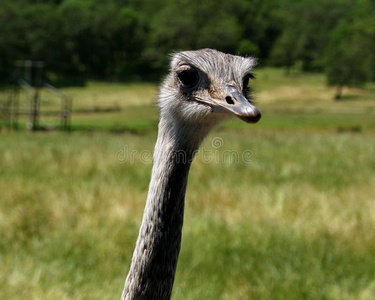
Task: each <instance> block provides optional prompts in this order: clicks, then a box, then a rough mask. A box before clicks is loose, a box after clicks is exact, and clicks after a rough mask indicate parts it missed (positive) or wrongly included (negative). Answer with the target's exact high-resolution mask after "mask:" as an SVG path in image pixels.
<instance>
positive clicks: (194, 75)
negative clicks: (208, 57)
mask: <svg viewBox="0 0 375 300" xmlns="http://www.w3.org/2000/svg"><path fill="white" fill-rule="evenodd" d="M177 76H178V79H179V80H180V81H181V83H182V84H183V85H184V86H185V87H188V88H191V87H193V86H195V85H196V84H197V83H198V80H199V76H198V72H197V70H195V69H187V70H183V71H180V72H178V73H177Z"/></svg>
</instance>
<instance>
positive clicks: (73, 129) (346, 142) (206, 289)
mask: <svg viewBox="0 0 375 300" xmlns="http://www.w3.org/2000/svg"><path fill="white" fill-rule="evenodd" d="M206 47H210V48H215V49H218V50H221V51H224V52H228V53H232V54H240V55H245V56H255V57H257V58H258V62H259V63H258V66H257V67H256V68H255V69H254V73H255V76H256V79H255V80H252V81H251V82H250V88H251V90H252V93H253V97H254V99H255V102H256V105H257V106H258V107H259V109H260V110H261V112H262V119H261V120H260V122H259V123H257V124H255V125H248V124H246V123H244V122H242V121H240V120H238V119H233V120H230V121H228V122H226V123H224V124H222V125H220V126H219V127H218V128H216V129H215V130H214V131H213V132H212V133H211V134H210V136H209V137H208V138H207V139H206V141H205V142H204V143H203V145H202V148H201V152H200V153H198V155H197V157H196V159H195V161H194V163H193V165H192V169H191V173H190V178H189V184H188V188H187V195H186V211H185V224H184V229H183V243H182V250H181V255H180V259H179V263H178V269H177V276H176V282H175V287H174V291H173V297H172V298H173V299H213V300H217V299H340V300H341V299H356V300H357V299H362V300H367V299H375V268H374V266H375V231H374V228H375V155H374V153H375V3H374V1H372V0H330V1H325V0H301V1H292V0H270V1H261V0H231V1H213V0H206V1H195V0H190V1H185V0H177V1H172V0H169V1H168V0H165V1H145V0H136V1H135V0H128V1H127V0H107V1H98V0H63V1H59V0H55V1H52V0H50V1H31V0H17V1H15V0H1V1H0V299H25V298H28V299H88V298H90V299H119V298H120V295H121V291H122V288H123V283H124V280H125V276H126V274H127V270H128V267H129V265H130V260H131V256H132V253H133V249H134V245H135V241H136V237H137V233H138V228H139V225H140V222H141V217H142V213H143V208H144V204H145V199H146V195H147V189H148V183H149V179H150V172H151V153H152V151H153V147H154V143H155V140H156V134H157V122H158V111H157V107H156V105H155V102H156V98H157V92H158V91H157V87H158V84H159V83H160V81H161V80H162V78H163V76H164V75H165V74H166V72H167V70H168V62H169V54H170V53H171V52H173V51H179V50H187V49H199V48H206ZM27 128H28V129H32V130H27ZM58 129H63V130H58ZM219 138H220V141H221V143H220V145H219V146H218V145H217V144H216V143H215V141H217V140H218V139H219ZM225 153H235V154H237V155H236V156H235V157H228V156H225V155H224V154H225ZM244 154H246V157H244V156H243V155H244ZM249 155H250V156H249ZM245 158H246V159H245Z"/></svg>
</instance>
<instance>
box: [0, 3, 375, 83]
mask: <svg viewBox="0 0 375 300" xmlns="http://www.w3.org/2000/svg"><path fill="white" fill-rule="evenodd" d="M205 47H210V48H216V49H218V50H221V51H225V52H230V53H233V54H240V55H254V56H256V57H258V58H259V61H260V65H261V66H265V65H271V66H280V67H285V69H286V72H290V70H292V69H293V68H296V67H298V68H300V69H302V70H303V71H319V72H325V73H326V74H327V82H328V83H329V84H335V85H338V86H343V85H348V84H361V83H364V82H367V81H370V80H374V79H375V71H374V70H375V2H374V1H373V0H301V1H294V0H268V1H263V0H231V1H227V0H225V1H224V0H205V1H201V0H199V1H198V0H189V1H187V0H164V1H154V0H106V1H99V0H49V1H48V0H44V1H43V0H39V1H38V0H1V3H0V82H5V81H7V80H8V78H9V76H10V74H11V73H12V71H13V69H14V63H15V61H17V60H27V59H30V60H39V61H45V62H46V69H47V70H48V72H47V77H48V79H49V80H50V81H52V82H53V81H55V82H63V81H64V80H65V81H67V80H71V81H74V80H78V81H79V80H84V79H87V78H94V79H100V80H103V79H104V80H124V81H129V80H154V79H156V78H159V77H160V75H161V74H162V73H163V72H165V70H166V68H167V62H168V55H167V54H168V53H171V52H172V51H177V50H183V49H199V48H205Z"/></svg>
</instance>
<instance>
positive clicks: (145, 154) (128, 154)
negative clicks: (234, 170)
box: [115, 137, 254, 164]
mask: <svg viewBox="0 0 375 300" xmlns="http://www.w3.org/2000/svg"><path fill="white" fill-rule="evenodd" d="M223 148H224V140H223V139H222V138H220V137H214V138H213V139H212V140H211V147H207V146H203V147H201V148H200V149H199V150H196V151H195V152H193V153H187V152H185V151H184V150H177V151H175V152H174V153H173V154H174V155H175V159H176V161H177V162H181V163H187V162H191V161H192V159H193V158H194V157H195V159H199V160H201V161H202V162H204V163H228V164H241V163H244V164H251V163H252V162H253V161H252V157H253V155H254V152H253V151H252V150H244V151H238V150H233V149H232V150H231V149H223ZM152 158H153V154H152V152H151V151H150V150H141V151H139V150H130V149H129V146H128V145H127V144H125V145H124V147H123V148H122V149H120V150H118V151H117V152H116V155H115V159H116V161H117V162H118V163H121V164H125V163H130V164H132V163H144V164H151V163H152Z"/></svg>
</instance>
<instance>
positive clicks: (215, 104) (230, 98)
mask: <svg viewBox="0 0 375 300" xmlns="http://www.w3.org/2000/svg"><path fill="white" fill-rule="evenodd" d="M200 101H202V102H204V103H206V104H209V105H210V106H211V107H212V109H213V111H214V112H219V113H232V114H234V115H235V116H237V117H238V118H240V119H241V120H243V121H245V122H247V123H256V122H258V121H259V119H260V118H261V116H262V115H261V113H260V111H259V109H258V108H257V107H255V106H254V105H253V104H251V103H250V102H249V100H248V99H246V97H245V96H244V95H242V93H241V92H239V91H238V89H237V88H235V87H234V86H232V85H228V86H226V88H225V98H224V99H220V100H219V99H214V98H211V99H210V100H209V101H205V100H200Z"/></svg>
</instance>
